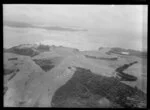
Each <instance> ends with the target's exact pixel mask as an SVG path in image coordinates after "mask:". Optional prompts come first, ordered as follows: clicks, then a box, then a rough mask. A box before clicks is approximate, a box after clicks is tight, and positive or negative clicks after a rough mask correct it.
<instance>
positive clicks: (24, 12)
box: [3, 4, 147, 50]
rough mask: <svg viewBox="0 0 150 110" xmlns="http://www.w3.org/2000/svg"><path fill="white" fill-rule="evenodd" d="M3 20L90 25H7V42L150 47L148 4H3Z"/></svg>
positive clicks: (9, 45) (73, 45) (83, 46)
mask: <svg viewBox="0 0 150 110" xmlns="http://www.w3.org/2000/svg"><path fill="white" fill-rule="evenodd" d="M3 20H4V21H17V22H25V23H30V24H34V25H43V26H61V27H73V28H81V29H87V30H88V31H86V32H82V31H80V32H67V31H66V32H65V31H63V32H59V31H50V30H49V31H47V30H44V29H33V28H28V29H25V28H22V29H19V28H15V27H8V26H4V46H6V47H11V46H13V45H17V44H21V43H35V42H43V43H47V44H55V45H64V46H71V47H75V48H79V49H82V50H90V49H94V50H95V49H98V48H99V47H101V46H103V47H122V48H131V49H135V50H143V49H144V50H145V49H147V6H146V5H31V4H28V5H19V4H17V5H14V4H13V5H12V4H10V5H8V4H4V5H3Z"/></svg>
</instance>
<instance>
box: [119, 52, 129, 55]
mask: <svg viewBox="0 0 150 110" xmlns="http://www.w3.org/2000/svg"><path fill="white" fill-rule="evenodd" d="M121 54H123V55H129V52H121Z"/></svg>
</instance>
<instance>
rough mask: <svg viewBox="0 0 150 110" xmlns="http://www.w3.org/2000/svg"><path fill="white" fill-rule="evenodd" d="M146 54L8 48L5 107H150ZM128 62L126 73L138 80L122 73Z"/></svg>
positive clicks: (41, 45)
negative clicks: (148, 104) (147, 96)
mask: <svg viewBox="0 0 150 110" xmlns="http://www.w3.org/2000/svg"><path fill="white" fill-rule="evenodd" d="M110 51H111V52H110ZM108 53H110V54H108ZM143 59H145V61H146V60H147V59H146V58H145V57H139V56H136V55H133V54H130V55H124V54H118V53H116V51H115V52H114V51H113V52H112V49H110V48H101V49H100V50H98V51H79V50H78V49H74V48H69V47H63V46H48V45H43V44H40V45H31V44H24V45H19V46H15V47H12V48H9V49H5V51H4V106H9V107H10V106H13V107H88V108H89V107H90V108H91V107H98V108H103V107H109V108H116V107H117V108H122V107H123V108H124V107H131V108H133V107H138V108H143V107H146V104H147V102H146V101H147V99H146V98H145V97H146V94H147V92H146V91H147V88H146V87H147V78H146V76H147V72H146V70H147V65H146V64H144V65H143ZM133 62H136V63H133ZM132 63H133V64H132ZM123 65H128V66H129V67H128V68H125V69H123V70H122V71H123V76H121V77H124V78H127V79H130V77H131V78H133V77H134V78H136V80H132V81H131V80H122V78H121V77H118V73H117V72H116V69H118V68H121V67H122V66H123ZM143 66H144V68H142V67H143ZM122 71H121V72H122ZM121 72H120V73H121ZM137 73H138V74H137ZM127 74H128V75H127ZM132 76H133V77H132ZM75 85H76V86H77V87H76V86H75ZM142 85H144V86H142ZM98 91H100V92H98ZM71 94H72V95H71ZM110 94H114V95H110ZM117 97H118V99H117ZM58 99H59V100H58ZM135 100H137V101H135ZM77 102H79V103H77Z"/></svg>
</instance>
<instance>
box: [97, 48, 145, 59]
mask: <svg viewBox="0 0 150 110" xmlns="http://www.w3.org/2000/svg"><path fill="white" fill-rule="evenodd" d="M101 49H102V47H100V48H99V51H100V50H101ZM123 52H126V53H128V55H130V56H137V57H140V58H147V52H146V51H143V52H142V51H137V50H133V49H124V48H119V47H113V48H111V49H110V51H108V52H107V54H111V53H115V54H121V55H122V54H123Z"/></svg>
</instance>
